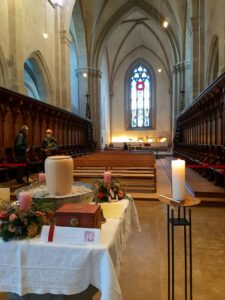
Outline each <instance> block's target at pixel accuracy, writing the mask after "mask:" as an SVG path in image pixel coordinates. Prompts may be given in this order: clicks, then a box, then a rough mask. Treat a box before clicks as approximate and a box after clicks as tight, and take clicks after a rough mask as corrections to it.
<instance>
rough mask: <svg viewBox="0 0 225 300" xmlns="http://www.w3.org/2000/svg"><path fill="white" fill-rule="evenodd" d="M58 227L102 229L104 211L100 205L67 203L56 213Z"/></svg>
mask: <svg viewBox="0 0 225 300" xmlns="http://www.w3.org/2000/svg"><path fill="white" fill-rule="evenodd" d="M55 217H56V225H57V226H68V227H84V228H101V218H102V211H101V207H100V205H98V204H87V203H67V204H64V205H62V206H61V207H60V208H59V209H58V210H56V212H55Z"/></svg>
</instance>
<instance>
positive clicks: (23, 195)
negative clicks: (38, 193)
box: [19, 192, 32, 210]
mask: <svg viewBox="0 0 225 300" xmlns="http://www.w3.org/2000/svg"><path fill="white" fill-rule="evenodd" d="M31 204H32V198H31V194H30V193H28V192H20V193H19V206H20V209H22V210H28V209H30V208H31Z"/></svg>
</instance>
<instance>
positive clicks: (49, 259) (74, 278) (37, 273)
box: [0, 199, 140, 300]
mask: <svg viewBox="0 0 225 300" xmlns="http://www.w3.org/2000/svg"><path fill="white" fill-rule="evenodd" d="M117 203H118V204H115V203H113V205H114V206H115V205H119V206H120V210H121V208H122V210H121V211H122V214H121V215H120V217H119V215H118V211H119V210H117V211H116V212H115V216H113V215H112V216H110V210H109V209H108V208H107V209H106V215H108V216H109V217H107V218H106V219H107V221H106V223H105V224H103V225H102V229H101V236H100V243H99V244H98V245H88V246H82V245H72V244H54V243H44V242H42V241H41V240H40V237H36V238H34V239H26V240H21V241H9V242H3V241H2V240H0V291H6V292H11V293H16V294H18V295H21V296H23V295H25V294H28V293H34V294H46V293H50V294H55V295H60V294H64V295H74V294H77V293H80V292H82V291H84V290H85V289H87V287H88V286H89V284H92V285H93V286H95V287H96V288H98V289H99V290H100V292H101V300H121V299H122V295H121V290H120V286H119V283H118V275H119V269H120V263H121V260H122V256H123V254H124V251H125V246H126V242H127V239H128V237H129V234H130V232H131V226H132V224H133V225H135V226H136V227H137V229H139V230H140V226H139V221H138V216H137V212H136V207H135V205H134V202H133V200H127V199H124V200H122V201H119V202H117ZM104 205H105V204H104ZM107 205H108V206H110V205H111V204H110V203H109V204H107ZM56 299H57V298H56ZM60 299H61V298H60Z"/></svg>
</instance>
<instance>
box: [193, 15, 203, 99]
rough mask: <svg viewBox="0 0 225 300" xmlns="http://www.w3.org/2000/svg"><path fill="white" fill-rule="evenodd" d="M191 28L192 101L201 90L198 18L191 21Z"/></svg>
mask: <svg viewBox="0 0 225 300" xmlns="http://www.w3.org/2000/svg"><path fill="white" fill-rule="evenodd" d="M191 26H192V82H193V99H194V98H195V97H197V96H198V94H199V93H200V90H201V80H200V77H201V73H200V22H199V17H195V18H192V19H191Z"/></svg>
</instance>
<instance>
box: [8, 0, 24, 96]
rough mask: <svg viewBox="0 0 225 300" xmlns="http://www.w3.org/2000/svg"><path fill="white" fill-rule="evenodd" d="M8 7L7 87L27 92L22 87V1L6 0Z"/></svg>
mask: <svg viewBox="0 0 225 300" xmlns="http://www.w3.org/2000/svg"><path fill="white" fill-rule="evenodd" d="M8 9H9V59H8V66H9V88H10V89H12V90H13V91H15V92H19V93H22V94H27V92H26V89H25V87H24V66H23V63H21V62H23V61H24V54H23V47H24V45H23V12H24V11H23V1H22V0H8Z"/></svg>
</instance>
